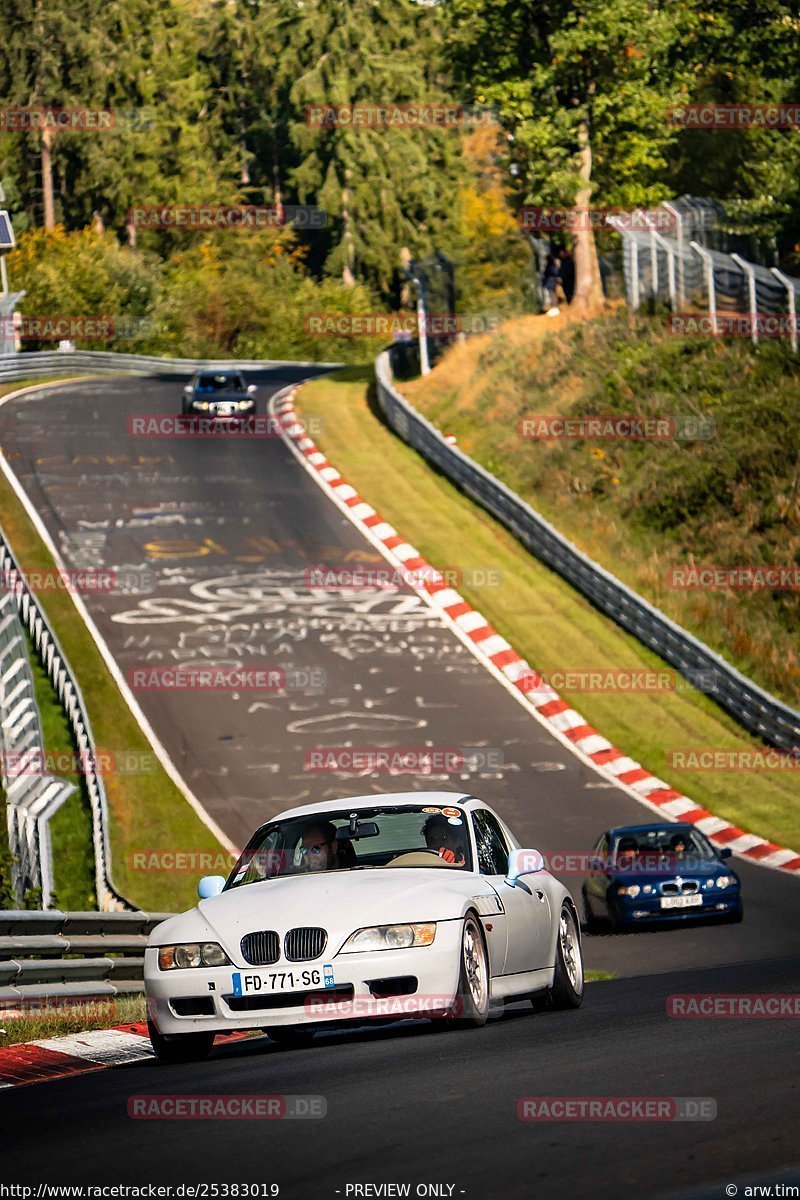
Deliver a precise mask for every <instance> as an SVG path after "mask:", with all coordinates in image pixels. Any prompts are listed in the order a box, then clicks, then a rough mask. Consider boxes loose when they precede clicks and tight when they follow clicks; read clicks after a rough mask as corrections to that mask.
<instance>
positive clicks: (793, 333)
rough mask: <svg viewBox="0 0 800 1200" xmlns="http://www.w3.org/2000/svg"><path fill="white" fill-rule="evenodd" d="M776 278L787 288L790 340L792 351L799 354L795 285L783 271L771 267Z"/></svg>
mask: <svg viewBox="0 0 800 1200" xmlns="http://www.w3.org/2000/svg"><path fill="white" fill-rule="evenodd" d="M770 270H771V271H772V274H773V275H774V276H775V278H776V279H777V280H778V281H779V282H780V283H782V284H783V286H784V287H785V288H786V294H787V296H788V299H789V319H790V321H791V327H790V329H789V338H790V340H791V343H792V350H793V352H794V353H795V354H797V293H796V292H795V290H794V283H793V282H792V280H791V279H790V278H789V276H788V275H784V273H783V271H779V270H778V268H777V267H770Z"/></svg>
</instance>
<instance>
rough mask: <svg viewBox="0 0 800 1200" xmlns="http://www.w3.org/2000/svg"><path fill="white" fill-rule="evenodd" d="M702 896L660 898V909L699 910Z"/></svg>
mask: <svg viewBox="0 0 800 1200" xmlns="http://www.w3.org/2000/svg"><path fill="white" fill-rule="evenodd" d="M702 903H703V897H702V896H662V897H661V907H662V908H700V907H701V905H702Z"/></svg>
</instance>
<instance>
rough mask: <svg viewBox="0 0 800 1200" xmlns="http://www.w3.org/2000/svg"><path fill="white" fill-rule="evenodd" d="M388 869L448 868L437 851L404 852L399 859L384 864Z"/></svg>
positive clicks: (399, 855)
mask: <svg viewBox="0 0 800 1200" xmlns="http://www.w3.org/2000/svg"><path fill="white" fill-rule="evenodd" d="M384 866H387V867H446V866H447V863H446V862H445V861H444V859H443V858H439V855H438V853H437V851H436V850H404V851H403V853H402V854H398V856H397V858H393V859H391V860H390V861H389V862H388V863H384Z"/></svg>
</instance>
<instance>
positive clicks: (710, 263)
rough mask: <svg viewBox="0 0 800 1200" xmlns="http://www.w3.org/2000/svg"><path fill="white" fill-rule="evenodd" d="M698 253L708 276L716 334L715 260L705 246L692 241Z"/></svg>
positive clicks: (712, 317)
mask: <svg viewBox="0 0 800 1200" xmlns="http://www.w3.org/2000/svg"><path fill="white" fill-rule="evenodd" d="M689 245H690V246H691V247H692V249H693V250H694V252H695V253H696V254H699V256H700V259H701V261H702V263H703V270H704V274H705V277H706V290H707V291H708V315H709V317H710V318H711V328H712V330H713V331H714V334H715V335H716V334H718V333H719V330H718V329H717V289H716V285H715V283H714V260H713V258H712V257H711V255H710V253H709V252H708V250H706V248H705V247H704V246H698V244H697V242H690V243H689Z"/></svg>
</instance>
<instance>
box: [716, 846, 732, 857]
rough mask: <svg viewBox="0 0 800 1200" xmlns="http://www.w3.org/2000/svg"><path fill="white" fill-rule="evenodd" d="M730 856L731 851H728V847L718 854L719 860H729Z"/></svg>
mask: <svg viewBox="0 0 800 1200" xmlns="http://www.w3.org/2000/svg"><path fill="white" fill-rule="evenodd" d="M732 854H733V851H732V850H731V849H730V847H729V846H725V848H724V849H723V850H720V852H719V856H720V858H730V857H731V856H732Z"/></svg>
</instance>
